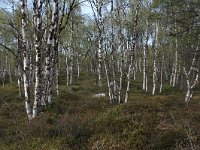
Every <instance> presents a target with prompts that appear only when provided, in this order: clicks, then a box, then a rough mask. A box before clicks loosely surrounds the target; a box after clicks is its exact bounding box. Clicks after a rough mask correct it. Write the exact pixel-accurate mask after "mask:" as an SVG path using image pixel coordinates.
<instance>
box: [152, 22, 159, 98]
mask: <svg viewBox="0 0 200 150" xmlns="http://www.w3.org/2000/svg"><path fill="white" fill-rule="evenodd" d="M158 24H159V23H158V20H157V21H156V37H155V48H154V58H153V89H152V95H155V90H156V79H157V70H158V68H157V53H158V34H159V33H158V32H159V25H158Z"/></svg>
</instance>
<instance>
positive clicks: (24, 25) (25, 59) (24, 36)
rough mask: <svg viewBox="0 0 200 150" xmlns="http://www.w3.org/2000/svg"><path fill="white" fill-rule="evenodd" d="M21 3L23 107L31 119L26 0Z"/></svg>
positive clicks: (21, 0)
mask: <svg viewBox="0 0 200 150" xmlns="http://www.w3.org/2000/svg"><path fill="white" fill-rule="evenodd" d="M20 3H21V15H22V18H21V22H22V45H23V69H24V72H23V79H24V95H25V108H26V113H27V115H28V119H29V120H30V119H32V113H31V101H30V59H29V50H28V49H27V48H28V41H27V39H28V37H27V30H28V29H27V27H28V22H27V1H26V0H20Z"/></svg>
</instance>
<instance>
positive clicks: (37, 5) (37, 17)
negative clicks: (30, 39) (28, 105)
mask: <svg viewBox="0 0 200 150" xmlns="http://www.w3.org/2000/svg"><path fill="white" fill-rule="evenodd" d="M42 5H43V0H34V2H33V10H34V16H33V21H34V22H33V24H34V29H35V32H34V33H35V35H34V40H35V41H34V44H35V54H36V55H35V92H34V93H35V94H34V96H35V99H34V103H33V116H32V117H33V118H34V117H36V116H37V115H38V103H39V101H41V98H42V91H41V90H42V89H41V88H42V85H41V82H42V73H41V65H42V64H41V39H42V35H41V30H42V19H41V11H42Z"/></svg>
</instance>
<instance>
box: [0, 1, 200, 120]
mask: <svg viewBox="0 0 200 150" xmlns="http://www.w3.org/2000/svg"><path fill="white" fill-rule="evenodd" d="M28 2H29V1H28ZM8 5H9V6H11V7H10V8H11V9H9V10H6V9H4V8H1V11H0V17H1V21H0V26H1V28H0V57H1V59H0V79H1V84H2V85H3V86H4V84H6V83H9V82H10V83H12V84H17V85H18V89H19V98H20V99H23V100H24V102H25V109H26V113H27V116H28V119H29V120H31V119H33V118H35V117H36V116H38V115H39V114H40V112H43V111H45V110H46V108H47V107H50V106H51V105H52V104H53V103H54V102H53V100H54V98H53V97H54V96H56V95H59V93H60V92H59V84H65V85H66V91H67V90H70V88H71V87H72V86H73V84H74V83H75V81H77V80H81V79H82V77H83V76H84V75H86V74H87V75H88V76H90V77H94V78H95V81H96V82H95V83H94V86H95V87H96V88H98V91H99V93H103V92H105V89H106V92H105V95H107V96H108V101H109V102H110V103H114V104H119V105H120V104H121V103H127V102H128V101H129V93H130V92H134V91H135V90H134V89H135V88H138V87H136V86H135V82H136V81H137V82H140V85H141V87H140V88H141V89H142V90H143V92H144V94H150V95H157V94H160V93H161V94H162V90H163V88H171V89H174V88H178V89H181V90H184V91H185V102H186V103H188V102H190V101H191V99H192V96H193V95H194V94H195V88H196V87H197V86H198V84H199V82H198V80H199V69H200V68H199V67H200V66H199V64H200V62H199V58H200V57H199V54H200V50H199V46H200V45H199V44H200V8H199V7H200V2H199V1H198V0H191V1H187V0H183V1H179V0H167V1H165V0H133V1H125V0H86V1H81V0H33V1H31V2H29V3H27V0H20V1H14V2H11V3H10V2H8ZM84 5H87V7H88V9H90V13H89V14H87V15H85V10H84V8H86V7H84ZM61 77H62V82H63V78H64V82H65V83H61ZM85 86H87V85H85ZM32 95H33V96H32ZM183 101H184V100H183Z"/></svg>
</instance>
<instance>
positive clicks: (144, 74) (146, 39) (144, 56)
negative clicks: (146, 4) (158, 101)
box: [143, 20, 149, 92]
mask: <svg viewBox="0 0 200 150" xmlns="http://www.w3.org/2000/svg"><path fill="white" fill-rule="evenodd" d="M146 24H147V29H146V38H145V42H144V48H143V90H144V91H146V92H147V90H148V87H147V85H148V83H147V51H148V40H149V30H148V28H149V22H148V20H147V23H146Z"/></svg>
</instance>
